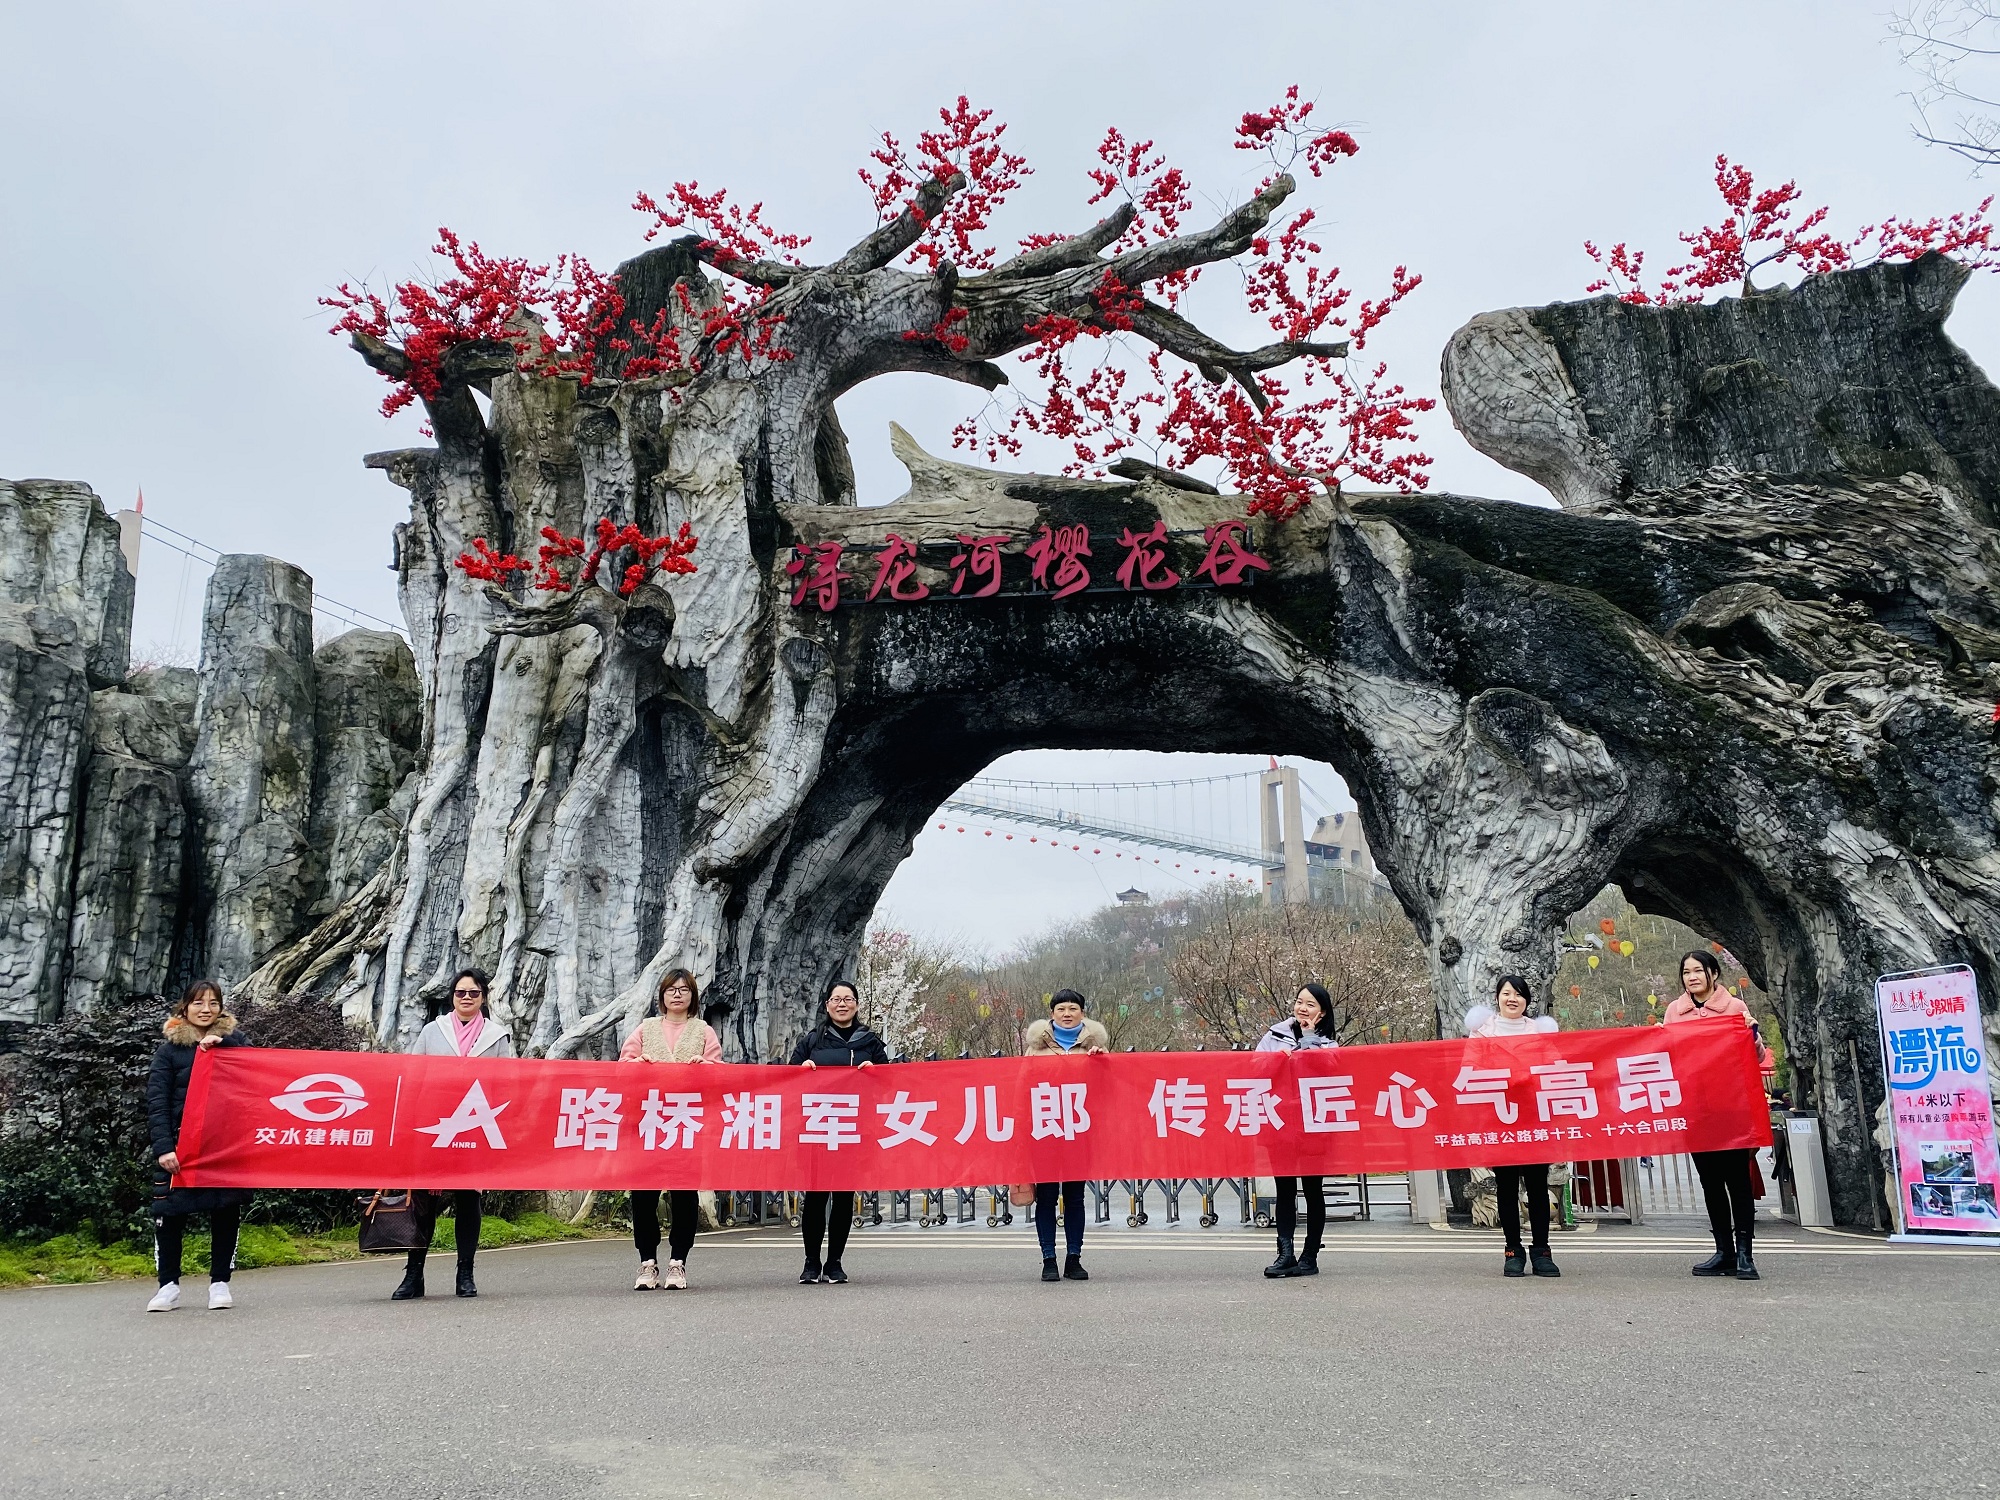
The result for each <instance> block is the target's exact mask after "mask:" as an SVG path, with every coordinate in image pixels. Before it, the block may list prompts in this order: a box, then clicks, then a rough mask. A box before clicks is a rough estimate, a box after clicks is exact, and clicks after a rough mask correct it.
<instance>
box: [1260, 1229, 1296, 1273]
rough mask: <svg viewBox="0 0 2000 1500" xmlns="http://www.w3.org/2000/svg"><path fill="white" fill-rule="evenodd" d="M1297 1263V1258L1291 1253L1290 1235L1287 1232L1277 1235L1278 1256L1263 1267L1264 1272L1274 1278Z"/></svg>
mask: <svg viewBox="0 0 2000 1500" xmlns="http://www.w3.org/2000/svg"><path fill="white" fill-rule="evenodd" d="M1298 1263H1299V1258H1298V1257H1297V1256H1296V1255H1294V1254H1292V1237H1291V1236H1290V1235H1289V1234H1281V1235H1279V1236H1278V1258H1277V1259H1276V1260H1274V1261H1272V1262H1271V1263H1270V1264H1269V1265H1268V1266H1266V1267H1264V1274H1265V1275H1266V1276H1269V1277H1272V1278H1273V1279H1275V1278H1277V1277H1279V1276H1283V1275H1285V1274H1286V1273H1287V1272H1289V1271H1290V1270H1291V1269H1292V1267H1293V1266H1295V1265H1297V1264H1298Z"/></svg>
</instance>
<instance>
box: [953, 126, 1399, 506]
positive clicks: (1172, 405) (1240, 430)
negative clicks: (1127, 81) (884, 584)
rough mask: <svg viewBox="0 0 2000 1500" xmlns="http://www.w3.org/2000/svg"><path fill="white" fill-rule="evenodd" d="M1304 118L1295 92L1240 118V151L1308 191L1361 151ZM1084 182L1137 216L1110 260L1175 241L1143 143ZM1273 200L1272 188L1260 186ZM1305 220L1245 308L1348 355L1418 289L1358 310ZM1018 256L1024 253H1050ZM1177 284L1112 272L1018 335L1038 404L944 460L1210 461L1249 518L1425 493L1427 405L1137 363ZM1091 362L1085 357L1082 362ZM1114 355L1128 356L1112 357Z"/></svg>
mask: <svg viewBox="0 0 2000 1500" xmlns="http://www.w3.org/2000/svg"><path fill="white" fill-rule="evenodd" d="M1311 113H1312V105H1311V103H1310V102H1309V101H1308V102H1301V101H1300V100H1299V98H1298V90H1297V89H1296V88H1292V89H1289V90H1287V92H1286V94H1285V97H1284V98H1283V99H1281V100H1280V101H1279V102H1278V103H1277V104H1276V105H1274V106H1272V107H1271V108H1270V109H1269V110H1266V111H1262V112H1259V113H1253V114H1248V115H1245V116H1244V117H1243V120H1242V122H1241V123H1240V124H1239V125H1238V127H1237V140H1236V145H1237V147H1238V148H1239V149H1244V150H1253V149H1254V150H1262V151H1265V152H1267V153H1268V154H1269V155H1270V156H1271V159H1272V161H1273V164H1274V165H1276V166H1277V167H1278V168H1279V169H1280V170H1287V169H1290V168H1292V167H1293V166H1295V165H1297V164H1298V163H1299V162H1300V161H1303V162H1304V163H1305V165H1306V166H1307V169H1308V170H1309V171H1311V172H1312V173H1313V175H1315V176H1318V175H1320V173H1321V172H1322V171H1323V170H1324V168H1325V167H1327V166H1330V165H1332V164H1333V163H1334V162H1336V161H1338V160H1339V159H1340V158H1342V157H1345V156H1352V155H1353V154H1354V153H1355V151H1356V150H1357V149H1358V148H1357V147H1356V145H1355V142H1354V138H1353V137H1352V136H1351V135H1348V134H1347V133H1346V132H1345V131H1320V132H1314V131H1312V130H1311V129H1309V128H1308V127H1307V126H1306V124H1305V121H1306V119H1307V117H1308V116H1309V115H1310V114H1311ZM1098 159H1099V162H1100V165H1099V166H1098V167H1096V168H1093V169H1092V170H1091V173H1090V176H1091V180H1092V181H1093V182H1094V183H1095V184H1096V187H1097V191H1096V192H1095V193H1093V194H1092V195H1091V200H1090V201H1091V202H1093V203H1098V202H1102V201H1104V200H1105V199H1107V198H1109V197H1111V196H1113V195H1121V196H1123V197H1124V199H1125V200H1126V202H1128V203H1129V204H1131V206H1132V208H1133V218H1132V222H1131V226H1130V227H1129V228H1128V229H1127V230H1126V231H1125V234H1124V236H1123V237H1122V238H1121V239H1120V240H1119V242H1118V244H1117V245H1115V246H1114V247H1113V248H1114V250H1118V251H1122V250H1126V249H1133V248H1137V247H1138V246H1141V245H1144V244H1148V243H1152V242H1153V241H1155V240H1159V239H1165V238H1168V237H1171V236H1172V235H1174V234H1177V233H1178V232H1179V231H1180V225H1181V218H1182V216H1183V215H1184V214H1186V213H1187V212H1188V211H1189V209H1190V207H1191V204H1192V193H1191V189H1190V187H1189V184H1188V182H1187V179H1186V177H1185V175H1184V174H1182V173H1181V172H1180V170H1179V169H1178V168H1174V167H1170V166H1168V165H1167V163H1166V161H1165V159H1164V157H1163V156H1161V155H1160V154H1159V153H1158V152H1156V151H1155V150H1154V148H1153V143H1152V142H1150V141H1136V142H1135V141H1132V140H1129V139H1128V138H1127V137H1126V136H1125V135H1124V133H1123V132H1121V131H1118V130H1116V129H1113V130H1111V131H1109V132H1107V133H1106V135H1105V137H1104V140H1103V141H1102V143H1101V144H1100V145H1099V147H1098ZM1267 185H1268V183H1267ZM1315 223H1316V215H1315V212H1314V210H1312V209H1309V208H1308V209H1305V210H1302V211H1300V212H1298V213H1296V214H1293V215H1292V216H1291V217H1290V218H1289V219H1287V220H1286V221H1285V222H1284V223H1282V224H1280V225H1278V226H1276V227H1275V228H1274V229H1272V230H1270V231H1267V232H1266V233H1263V234H1260V235H1258V236H1257V237H1256V238H1255V239H1253V240H1252V241H1251V244H1250V248H1249V250H1248V252H1247V256H1246V259H1245V261H1244V263H1243V266H1242V270H1243V288H1244V300H1245V303H1246V305H1247V306H1248V308H1249V310H1250V311H1252V312H1254V313H1256V314H1258V315H1259V316H1261V317H1262V318H1263V319H1264V321H1265V322H1266V323H1267V324H1268V325H1269V326H1270V328H1271V330H1272V332H1273V333H1275V334H1276V335H1277V336H1278V338H1279V339H1280V340H1283V341H1285V342H1288V343H1298V344H1320V345H1327V344H1331V343H1333V342H1334V341H1337V340H1345V342H1346V343H1347V345H1348V346H1349V348H1350V349H1351V350H1353V351H1355V352H1359V351H1360V350H1362V349H1364V348H1365V347H1366V346H1367V343H1368V338H1369V335H1370V334H1371V333H1372V332H1373V331H1374V330H1375V328H1376V327H1377V326H1379V325H1380V324H1381V322H1382V320H1383V319H1384V318H1386V317H1387V316H1388V315H1389V314H1390V312H1392V311H1393V310H1394V309H1395V307H1396V306H1397V304H1399V303H1400V302H1401V301H1402V300H1403V299H1404V298H1405V297H1407V296H1409V295H1410V294H1411V293H1412V292H1414V291H1415V290H1416V289H1417V288H1418V286H1420V285H1421V284H1422V280H1423V278H1422V277H1420V276H1418V275H1416V274H1414V273H1413V272H1411V271H1410V270H1408V268H1406V267H1403V266H1398V267H1397V268H1396V270H1395V273H1394V275H1393V276H1392V277H1391V280H1390V286H1389V289H1388V291H1387V292H1386V293H1385V294H1384V295H1382V296H1381V297H1378V298H1375V299H1373V300H1366V299H1364V300H1362V301H1361V302H1359V303H1358V304H1354V305H1352V306H1350V304H1351V303H1353V293H1352V290H1351V289H1350V288H1348V287H1347V286H1345V285H1344V284H1343V283H1342V281H1341V272H1340V268H1339V267H1338V266H1333V265H1329V264H1327V263H1326V261H1325V258H1324V250H1323V247H1322V246H1321V245H1320V243H1319V242H1318V240H1317V239H1315V238H1314V237H1313V228H1314V225H1315ZM1051 242H1053V241H1052V239H1049V238H1046V237H1043V238H1038V240H1036V241H1033V242H1031V241H1023V242H1022V246H1023V248H1024V249H1033V248H1035V247H1036V245H1037V244H1039V243H1051ZM1195 274H1196V273H1195V271H1193V270H1188V271H1184V272H1177V273H1174V274H1172V275H1167V276H1162V277H1160V278H1158V279H1157V280H1156V281H1153V282H1150V283H1148V284H1147V285H1146V286H1145V287H1127V286H1124V285H1123V284H1122V283H1120V282H1119V280H1118V279H1117V277H1116V275H1115V274H1112V273H1109V272H1107V273H1106V274H1105V275H1104V277H1103V278H1102V280H1101V281H1100V282H1099V284H1098V286H1097V288H1096V290H1095V291H1094V292H1093V294H1092V297H1091V302H1092V304H1093V305H1092V306H1091V307H1090V308H1088V309H1086V310H1084V311H1082V312H1079V313H1074V314H1051V315H1048V316H1046V317H1043V318H1041V319H1038V320H1037V321H1035V322H1033V323H1031V324H1029V325H1028V328H1027V332H1028V333H1030V334H1031V335H1033V336H1034V338H1035V340H1036V342H1035V344H1034V346H1033V347H1032V348H1030V349H1028V350H1027V351H1025V352H1024V353H1023V354H1022V355H1021V358H1022V360H1023V361H1024V362H1025V363H1027V364H1029V365H1031V366H1032V367H1033V369H1034V372H1035V375H1036V377H1037V379H1038V382H1039V392H1038V393H1037V394H1034V395H1029V396H1023V395H1022V394H1020V393H1019V392H1018V391H1015V392H1011V393H1010V398H1008V399H1011V405H1002V404H1000V403H997V402H996V403H995V404H993V405H990V406H989V407H988V408H987V410H985V411H982V412H981V413H979V414H977V415H975V416H973V417H971V418H968V419H967V420H966V421H964V422H961V423H960V424H959V425H958V426H957V428H955V429H954V431H953V435H952V439H953V443H954V445H955V446H959V447H970V448H977V449H983V450H984V452H985V454H986V457H987V458H988V459H989V460H990V461H997V460H998V459H1000V458H1001V456H1002V455H1006V456H1008V457H1018V456H1019V455H1020V454H1021V452H1022V451H1023V441H1022V439H1023V436H1024V435H1025V434H1033V435H1036V436H1041V437H1050V438H1055V439H1058V440H1060V441H1063V442H1065V443H1067V444H1068V446H1069V449H1070V453H1071V459H1072V461H1071V463H1070V464H1068V465H1067V466H1066V468H1067V470H1068V472H1071V473H1083V472H1087V471H1089V470H1093V469H1098V468H1101V467H1103V466H1104V465H1105V464H1107V463H1109V462H1111V461H1112V460H1114V459H1116V458H1117V457H1119V456H1120V455H1122V454H1125V453H1129V452H1131V451H1133V450H1135V449H1142V448H1143V449H1146V450H1148V451H1149V452H1151V453H1152V454H1153V455H1154V457H1155V458H1157V459H1158V461H1160V462H1162V463H1164V464H1166V465H1168V466H1169V467H1172V468H1177V469H1186V468H1191V467H1193V466H1195V465H1196V464H1200V463H1203V462H1204V461H1207V460H1218V461H1220V463H1221V466H1222V468H1223V470H1224V472H1225V474H1226V475H1227V477H1228V478H1229V479H1230V480H1231V481H1232V482H1234V483H1235V484H1236V485H1237V486H1238V487H1239V488H1241V489H1242V490H1243V491H1244V493H1245V494H1247V495H1248V496H1249V497H1250V499H1249V506H1248V509H1249V510H1250V511H1251V512H1252V513H1263V514H1267V515H1269V516H1271V517H1273V518H1274V519H1280V520H1282V519H1284V518H1285V517H1288V516H1290V515H1292V514H1294V513H1295V512H1296V511H1298V510H1299V509H1300V508H1301V507H1303V506H1304V505H1305V504H1307V503H1308V502H1309V501H1310V500H1311V499H1312V498H1313V497H1314V496H1315V495H1317V494H1321V493H1324V492H1325V491H1326V490H1328V489H1336V490H1337V489H1338V488H1339V486H1340V485H1341V484H1343V483H1344V482H1346V481H1348V480H1362V481H1366V482H1369V483H1377V484H1388V485H1393V486H1395V487H1396V488H1399V489H1422V488H1424V487H1425V485H1427V484H1428V482H1429V475H1428V470H1429V465H1430V459H1429V457H1428V456H1427V455H1425V454H1424V453H1422V452H1420V451H1418V450H1417V449H1416V448H1415V446H1414V444H1415V438H1416V419H1417V417H1418V416H1419V415H1420V414H1422V413H1423V412H1426V411H1429V410H1431V409H1432V408H1433V407H1434V406H1435V404H1436V403H1435V402H1433V401H1432V400H1430V399H1429V398H1427V397H1422V396H1412V395H1410V394H1409V393H1408V392H1407V391H1405V390H1404V388H1403V387H1402V386H1400V385H1397V384H1395V383H1394V382H1392V381H1390V380H1389V379H1388V378H1387V371H1386V368H1385V367H1384V366H1382V365H1381V364H1379V363H1378V364H1377V365H1376V366H1375V367H1374V368H1373V370H1372V371H1370V370H1367V369H1366V368H1365V367H1364V368H1363V369H1361V370H1359V371H1357V370H1354V369H1351V368H1349V367H1348V365H1347V363H1346V361H1344V360H1337V359H1334V358H1330V357H1325V356H1322V355H1318V354H1300V355H1299V356H1297V357H1296V358H1295V359H1292V360H1288V361H1286V362H1285V363H1286V364H1287V366H1288V367H1289V368H1290V369H1292V370H1294V371H1296V373H1295V375H1293V376H1292V378H1291V379H1289V380H1281V379H1280V378H1278V377H1277V376H1276V375H1275V374H1272V373H1268V372H1253V373H1247V374H1243V375H1240V376H1239V377H1238V378H1236V379H1234V380H1230V379H1223V378H1219V375H1220V373H1221V372H1219V371H1216V370H1213V369H1191V368H1186V367H1185V366H1183V367H1181V368H1173V367H1171V366H1170V365H1169V363H1168V360H1169V358H1173V356H1169V355H1166V354H1165V353H1163V351H1162V350H1161V349H1160V348H1158V347H1157V346H1156V347H1153V348H1151V349H1149V350H1147V351H1146V352H1145V353H1144V354H1143V355H1138V354H1136V353H1135V352H1134V345H1133V340H1134V338H1137V339H1146V338H1147V333H1146V324H1147V322H1148V320H1149V319H1151V318H1152V317H1153V314H1154V311H1157V310H1158V309H1164V310H1165V311H1166V312H1168V313H1172V312H1174V311H1175V310H1176V309H1177V308H1179V306H1180V305H1181V303H1182V301H1183V299H1184V298H1185V296H1186V295H1187V292H1188V290H1189V288H1190V287H1191V286H1192V284H1193V282H1194V280H1195ZM1086 349H1090V350H1093V351H1094V352H1093V353H1091V354H1088V355H1086V354H1085V353H1084V352H1083V351H1084V350H1086ZM1121 352H1122V353H1123V354H1124V355H1125V357H1123V358H1120V357H1118V355H1119V354H1120V353H1121Z"/></svg>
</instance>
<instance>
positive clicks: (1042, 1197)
mask: <svg viewBox="0 0 2000 1500" xmlns="http://www.w3.org/2000/svg"><path fill="white" fill-rule="evenodd" d="M1083 1007H1084V999H1083V996H1081V995H1079V994H1078V993H1077V992H1076V991H1075V990H1057V991H1056V992H1055V994H1054V995H1053V996H1051V997H1050V999H1049V1018H1048V1019H1047V1020H1046V1021H1037V1022H1035V1024H1034V1025H1032V1026H1030V1027H1029V1028H1028V1039H1027V1043H1026V1045H1025V1046H1024V1047H1023V1049H1022V1050H1023V1051H1024V1052H1026V1053H1027V1055H1028V1056H1030V1057H1042V1056H1047V1055H1049V1054H1051V1053H1057V1052H1083V1053H1089V1054H1095V1053H1101V1052H1108V1051H1109V1050H1110V1049H1111V1036H1110V1034H1109V1033H1108V1032H1106V1031H1105V1029H1104V1028H1103V1027H1102V1026H1101V1025H1099V1024H1098V1023H1097V1022H1095V1021H1093V1020H1091V1019H1090V1018H1089V1017H1088V1016H1086V1015H1085V1014H1084V1013H1083ZM1058 1193H1060V1194H1061V1196H1062V1216H1063V1240H1064V1242H1065V1248H1066V1249H1067V1250H1068V1252H1069V1256H1068V1259H1067V1260H1065V1261H1064V1262H1063V1268H1062V1270H1061V1271H1057V1270H1056V1197H1057V1194H1058ZM1035 1233H1036V1234H1037V1235H1038V1236H1039V1237H1040V1239H1041V1242H1042V1280H1044V1281H1061V1280H1063V1279H1064V1278H1068V1279H1069V1280H1071V1281H1088V1280H1090V1273H1089V1272H1088V1271H1086V1270H1084V1268H1083V1183H1082V1182H1081V1181H1078V1182H1061V1183H1057V1182H1038V1183H1036V1184H1035Z"/></svg>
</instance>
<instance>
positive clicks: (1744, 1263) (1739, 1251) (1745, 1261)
mask: <svg viewBox="0 0 2000 1500" xmlns="http://www.w3.org/2000/svg"><path fill="white" fill-rule="evenodd" d="M1736 1279H1737V1280H1738V1281H1762V1280H1763V1279H1764V1278H1763V1277H1761V1276H1759V1275H1758V1274H1757V1262H1756V1261H1754V1260H1752V1259H1751V1258H1750V1236H1749V1235H1747V1234H1739V1235H1737V1236H1736Z"/></svg>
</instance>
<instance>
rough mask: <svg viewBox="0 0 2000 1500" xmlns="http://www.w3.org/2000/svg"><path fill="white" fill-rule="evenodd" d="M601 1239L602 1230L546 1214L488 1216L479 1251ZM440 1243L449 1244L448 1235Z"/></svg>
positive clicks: (481, 1227) (482, 1225) (483, 1222)
mask: <svg viewBox="0 0 2000 1500" xmlns="http://www.w3.org/2000/svg"><path fill="white" fill-rule="evenodd" d="M602 1237H603V1232H602V1231H601V1230H594V1229H591V1228H589V1227H587V1226H585V1225H582V1224H571V1223H569V1222H568V1221H566V1220H563V1219H557V1218H552V1217H550V1216H549V1215H548V1214H544V1213H526V1214H522V1215H521V1216H520V1217H519V1218H517V1219H496V1218H494V1217H493V1216H492V1215H491V1214H488V1215H487V1216H486V1217H485V1218H484V1219H481V1220H480V1221H479V1248H480V1249H482V1250H492V1249H495V1248H497V1247H498V1246H501V1245H526V1244H531V1243H533V1242H534V1241H537V1240H594V1239H600V1238H602ZM438 1241H443V1242H447V1243H448V1239H447V1236H446V1234H444V1233H442V1232H440V1233H439V1235H438Z"/></svg>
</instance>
